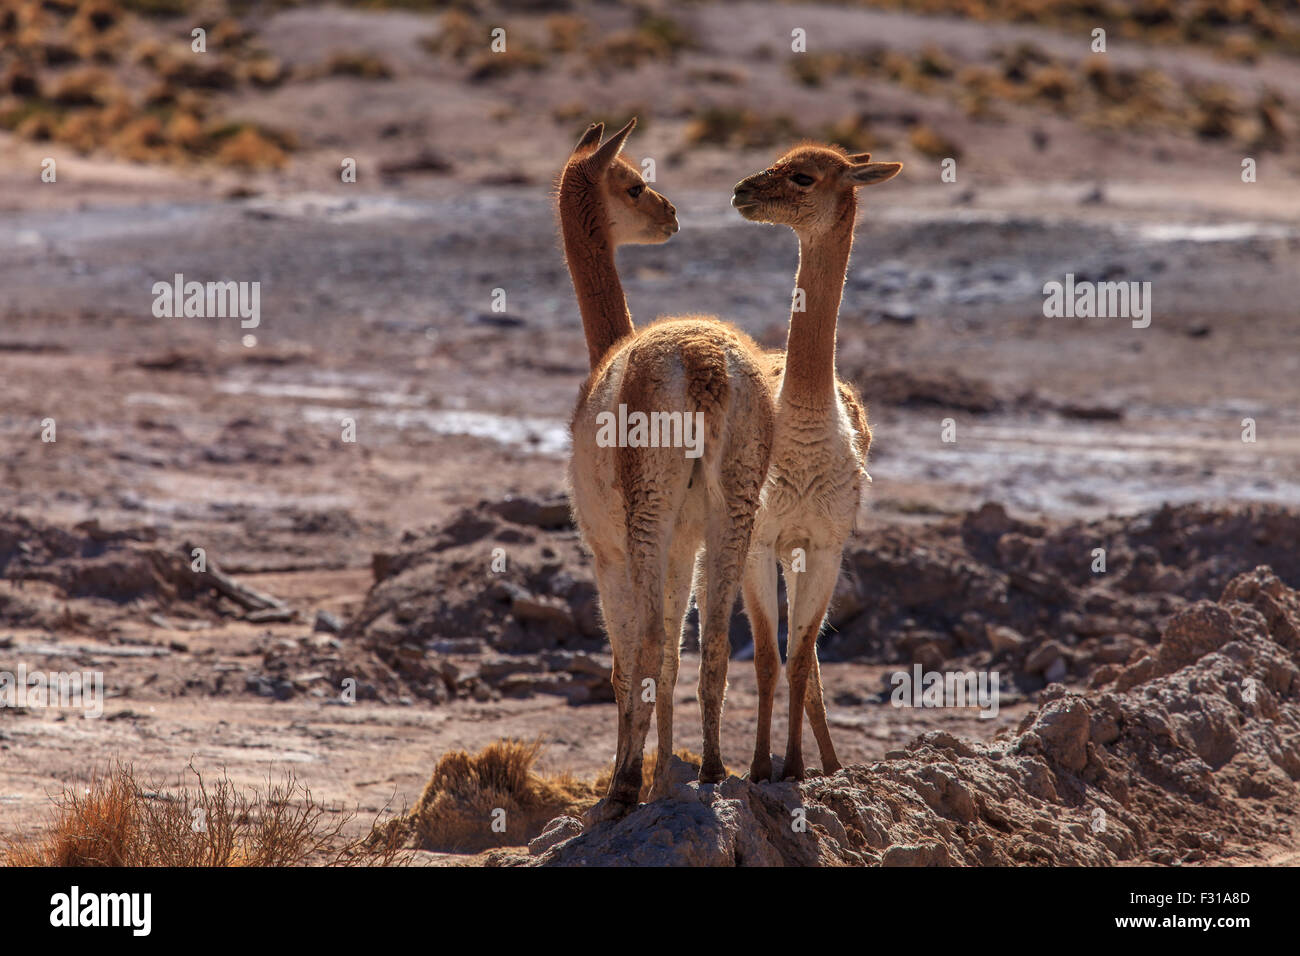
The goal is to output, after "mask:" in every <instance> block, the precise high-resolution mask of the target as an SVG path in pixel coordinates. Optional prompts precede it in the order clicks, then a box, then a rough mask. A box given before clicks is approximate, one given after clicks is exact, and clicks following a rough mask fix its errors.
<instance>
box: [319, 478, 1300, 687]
mask: <svg viewBox="0 0 1300 956" xmlns="http://www.w3.org/2000/svg"><path fill="white" fill-rule="evenodd" d="M1297 540H1300V513H1296V512H1292V511H1287V510H1284V509H1281V508H1275V507H1246V508H1238V509H1232V510H1209V509H1203V508H1198V507H1179V508H1162V509H1160V510H1158V511H1152V512H1147V513H1144V514H1139V515H1133V516H1124V517H1111V518H1106V519H1103V520H1099V521H1092V522H1070V523H1066V524H1058V525H1053V524H1051V523H1049V522H1027V521H1021V520H1018V519H1016V518H1013V517H1011V516H1010V515H1008V514H1007V513H1006V511H1005V510H1004V509H1003V508H1002V507H1001V506H999V505H996V504H987V505H985V506H984V507H983V508H981V509H979V510H977V511H972V512H968V513H966V514H965V515H963V516H961V517H960V518H955V519H949V520H944V521H940V522H936V523H933V524H928V525H924V526H912V525H888V526H875V527H872V528H870V529H867V530H864V531H860V532H858V533H857V534H856V535H855V536H854V538H853V539H852V540H851V542H850V545H849V547H848V548H847V549H846V554H845V561H844V570H843V573H842V575H841V578H840V582H839V587H838V589H837V593H836V597H835V601H834V603H833V605H832V610H831V614H830V623H831V625H832V627H831V629H829V630H828V632H827V633H826V634H824V635H823V637H822V642H821V651H820V653H821V656H822V659H823V660H826V661H834V660H855V661H861V662H867V663H879V664H903V665H908V666H910V665H912V664H918V663H919V664H921V665H923V666H924V667H925V668H927V669H932V670H938V669H945V668H947V669H963V670H968V669H988V668H996V669H997V670H998V671H999V673H1000V674H1001V675H1002V680H1003V689H1004V691H1007V692H1009V693H1015V694H1025V693H1033V692H1036V691H1039V690H1041V689H1043V688H1044V687H1046V686H1047V685H1048V684H1049V683H1052V682H1056V681H1061V682H1066V683H1070V684H1075V685H1081V686H1087V684H1088V682H1089V681H1090V680H1092V679H1093V677H1094V674H1095V673H1096V672H1098V671H1102V672H1103V676H1104V677H1109V676H1113V669H1116V668H1122V667H1124V666H1127V665H1128V664H1130V663H1131V662H1133V661H1135V660H1137V659H1138V658H1140V657H1142V656H1144V655H1146V654H1147V653H1149V650H1150V648H1151V646H1152V645H1153V644H1154V643H1155V642H1156V640H1157V639H1158V636H1159V633H1160V628H1161V627H1162V626H1163V625H1164V623H1165V622H1166V621H1167V620H1168V619H1169V617H1170V615H1172V614H1174V613H1175V612H1177V611H1178V610H1179V609H1181V608H1183V607H1186V606H1187V605H1188V604H1189V602H1194V601H1197V600H1204V599H1213V598H1215V597H1217V596H1218V595H1219V593H1220V592H1221V591H1222V589H1223V587H1224V585H1225V584H1226V583H1227V582H1228V580H1229V579H1230V578H1231V577H1232V575H1234V574H1237V573H1240V572H1242V571H1247V570H1249V569H1250V568H1253V567H1255V566H1257V565H1259V564H1268V565H1271V566H1272V567H1274V568H1275V569H1276V572H1277V574H1278V576H1279V577H1281V578H1282V579H1283V580H1285V581H1289V582H1291V583H1300V554H1298V553H1297V552H1296V550H1295V547H1294V542H1295V541H1297ZM1097 549H1103V550H1104V558H1105V565H1104V567H1105V569H1104V571H1103V570H1096V571H1095V570H1094V567H1100V565H1099V564H1097V561H1098V558H1097ZM374 569H375V579H376V580H375V584H374V586H373V587H372V589H371V591H370V593H369V594H368V596H367V598H366V601H365V605H364V607H363V608H362V609H361V611H360V612H359V613H358V614H357V616H356V617H355V618H354V620H353V621H351V622H350V624H349V626H348V628H347V631H346V633H345V635H344V639H345V643H346V642H347V640H348V639H349V638H351V639H353V640H355V641H358V642H360V643H361V644H362V645H363V646H364V647H365V648H366V649H367V650H368V653H370V654H371V655H372V656H373V657H374V658H376V659H377V661H379V662H382V663H383V665H384V667H386V668H387V669H388V670H389V671H391V674H389V675H388V676H387V677H386V678H384V679H382V680H381V679H380V677H379V676H376V678H375V679H376V680H379V682H380V685H384V684H385V683H387V684H391V685H392V687H393V688H394V689H397V688H399V687H400V686H401V685H403V684H406V685H410V686H413V687H414V689H415V691H416V693H418V694H421V695H423V696H430V695H431V694H432V695H435V696H436V695H440V694H442V693H443V691H441V690H432V691H431V690H430V688H436V687H438V686H439V685H440V684H441V685H443V686H445V692H446V693H450V694H453V695H478V696H481V695H483V694H492V693H496V692H498V691H502V692H507V693H527V692H529V691H530V690H531V689H538V690H542V691H546V692H552V693H563V694H566V695H568V696H570V699H572V700H574V701H575V702H581V701H584V700H591V699H600V700H605V699H608V690H607V688H604V687H603V686H602V684H601V682H602V681H603V679H604V676H605V675H607V674H608V670H607V664H608V661H607V657H606V656H604V652H605V650H606V645H605V641H604V637H603V633H602V629H601V625H600V618H599V604H598V600H597V594H596V589H595V586H594V583H593V581H592V576H591V567H590V562H589V559H588V557H587V555H586V554H585V552H584V551H583V549H582V546H581V542H580V541H579V539H578V536H577V533H576V531H575V530H574V529H573V528H572V525H571V524H570V523H569V516H568V510H567V506H566V505H565V502H564V500H563V498H560V497H556V498H555V499H552V500H550V501H544V502H538V501H532V500H529V499H507V500H505V501H499V502H482V503H480V504H479V505H478V506H476V507H474V508H470V509H466V510H465V511H463V512H461V513H460V514H459V515H458V516H456V518H454V519H453V520H452V521H451V522H450V523H448V524H447V525H446V526H444V527H441V528H434V529H428V530H426V531H423V532H420V533H418V534H417V533H408V534H407V536H406V537H405V538H404V539H403V541H402V543H401V546H400V547H399V548H398V549H397V550H396V551H395V552H393V553H391V554H380V555H376V556H375V560H374ZM782 614H783V615H784V608H783V609H782ZM692 616H693V615H692ZM692 629H693V622H692V621H691V620H688V624H687V634H688V640H689V639H690V637H691V634H692ZM748 643H749V628H748V625H747V624H746V623H745V621H744V618H743V614H742V613H741V612H740V609H739V607H737V612H736V619H735V621H734V626H733V645H734V646H735V648H736V650H737V652H738V655H739V656H741V657H744V656H746V651H747V645H748ZM547 652H559V653H558V655H556V654H554V653H552V654H551V655H550V658H549V659H548V658H547ZM449 654H470V655H480V656H481V658H482V660H483V661H485V662H486V666H485V667H479V666H478V665H477V663H476V661H477V660H478V659H479V658H477V657H475V658H470V659H464V658H460V657H457V658H456V659H455V663H456V665H457V667H458V668H459V670H458V673H457V675H456V677H455V678H454V679H452V680H442V681H439V680H436V679H434V678H433V677H431V676H430V674H431V669H432V670H437V669H438V668H441V667H442V666H443V664H444V663H445V661H446V659H447V655H449ZM575 661H576V664H575V663H574V662H575ZM593 662H594V663H593ZM1098 679H1101V678H1098ZM887 691H888V688H883V687H882V688H881V692H880V693H881V694H886V693H887ZM860 702H861V701H841V703H844V704H852V703H860Z"/></svg>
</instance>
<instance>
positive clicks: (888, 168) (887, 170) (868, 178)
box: [845, 163, 903, 186]
mask: <svg viewBox="0 0 1300 956" xmlns="http://www.w3.org/2000/svg"><path fill="white" fill-rule="evenodd" d="M902 169H903V164H902V163H863V164H861V165H859V166H850V167H849V169H848V172H847V173H845V175H846V176H848V178H849V182H851V183H853V184H854V185H855V186H874V185H875V184H876V183H883V182H884V181H885V180H887V179H893V178H894V177H895V176H897V175H898V174H899V172H901V171H902Z"/></svg>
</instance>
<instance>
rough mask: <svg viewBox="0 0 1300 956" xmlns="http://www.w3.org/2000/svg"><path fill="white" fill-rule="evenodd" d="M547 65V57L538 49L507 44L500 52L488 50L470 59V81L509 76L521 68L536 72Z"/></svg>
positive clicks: (478, 81)
mask: <svg viewBox="0 0 1300 956" xmlns="http://www.w3.org/2000/svg"><path fill="white" fill-rule="evenodd" d="M545 65H546V59H545V57H543V56H542V54H540V53H538V52H537V51H536V50H532V49H528V48H526V47H525V48H523V49H520V48H518V47H515V46H507V47H506V48H505V49H504V50H503V51H501V52H500V53H492V52H488V53H482V54H479V55H478V56H476V57H475V58H474V59H473V60H472V61H470V65H469V77H468V78H469V80H470V82H473V83H481V82H483V81H484V80H495V79H499V78H500V77H503V76H509V75H510V74H511V73H517V72H519V71H520V70H532V71H534V72H536V71H537V70H540V69H541V68H542V67H544V66H545Z"/></svg>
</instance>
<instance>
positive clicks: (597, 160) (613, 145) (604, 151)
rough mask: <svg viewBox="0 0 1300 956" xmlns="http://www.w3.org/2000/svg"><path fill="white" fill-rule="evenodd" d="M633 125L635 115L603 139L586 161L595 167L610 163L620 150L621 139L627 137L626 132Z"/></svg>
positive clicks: (629, 130) (628, 131) (621, 146)
mask: <svg viewBox="0 0 1300 956" xmlns="http://www.w3.org/2000/svg"><path fill="white" fill-rule="evenodd" d="M634 126H636V117H635V116H633V117H632V118H631V119H630V120H628V121H627V125H626V126H624V127H623V128H622V129H621V130H619V131H618V132H617V133H615V134H614V135H613V136H611V137H610V138H609V139H607V140H605V143H604V145H603V146H601V147H600V149H598V150H596V151H595V152H594V153H592V154H591V158H590V159H588V160H587V161H588V162H589V163H591V165H593V166H594V167H596V168H597V169H604V168H605V167H606V166H608V165H609V164H610V163H612V162H613V161H614V157H615V156H617V155H618V154H619V153H620V152H622V150H623V141H624V140H626V139H627V134H628V133H630V132H632V128H633V127H634Z"/></svg>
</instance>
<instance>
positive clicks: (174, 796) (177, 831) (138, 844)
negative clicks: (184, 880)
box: [4, 763, 403, 867]
mask: <svg viewBox="0 0 1300 956" xmlns="http://www.w3.org/2000/svg"><path fill="white" fill-rule="evenodd" d="M190 777H191V778H192V780H191V782H190V783H189V784H188V785H186V784H185V782H184V781H178V782H177V784H176V786H175V787H164V786H160V785H158V784H157V783H149V784H142V783H140V782H139V781H137V780H136V777H135V772H134V770H133V768H132V767H131V766H130V765H129V764H120V763H118V764H114V765H113V766H112V767H111V768H110V769H109V770H108V771H107V772H105V773H104V774H103V775H101V776H97V777H95V778H94V779H93V780H91V782H90V783H89V785H86V786H84V787H75V786H69V787H67V788H65V790H64V791H63V794H62V795H61V796H60V797H59V798H57V799H56V800H55V806H56V811H55V816H54V819H53V820H52V822H51V824H50V826H49V828H48V829H47V830H46V831H45V832H44V833H41V834H40V835H38V836H36V837H34V838H32V839H31V840H27V841H23V842H19V843H16V844H12V845H10V846H9V847H8V848H7V849H6V852H5V854H4V861H5V863H6V864H8V865H9V866H118V867H121V866H132V867H135V866H182V867H190V866H219V867H224V866H302V865H305V864H314V865H324V866H347V865H356V864H364V865H370V866H386V865H393V864H394V863H396V862H399V861H400V860H401V859H402V856H403V854H402V853H401V851H400V849H399V848H398V847H397V846H396V844H394V843H393V842H392V841H389V840H386V839H385V838H384V837H383V835H382V834H381V833H379V832H378V831H373V830H372V832H371V833H370V834H368V835H367V836H366V837H365V838H363V839H361V840H348V839H346V838H344V837H343V836H342V831H343V828H344V827H345V826H347V824H348V823H349V822H350V821H351V820H352V819H353V817H354V816H355V815H354V814H351V813H344V812H340V811H339V810H337V809H335V808H330V807H326V806H323V805H321V804H319V803H317V802H316V801H315V799H314V798H313V797H312V793H311V790H310V789H308V788H307V787H305V786H303V785H302V784H300V783H299V782H298V781H297V780H296V779H295V778H294V777H293V775H292V774H289V775H287V776H286V777H285V778H284V780H283V781H282V782H281V783H278V784H273V783H270V782H268V784H267V785H266V787H265V788H261V789H258V788H254V789H251V790H240V788H238V787H236V786H235V784H234V783H232V782H231V780H230V779H229V777H227V776H225V775H224V774H223V775H222V776H221V777H220V778H218V779H217V780H216V782H215V783H212V784H209V783H208V782H207V781H206V780H204V778H203V775H202V774H200V773H199V772H198V771H197V770H195V769H194V768H193V767H192V766H191V767H190Z"/></svg>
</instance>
